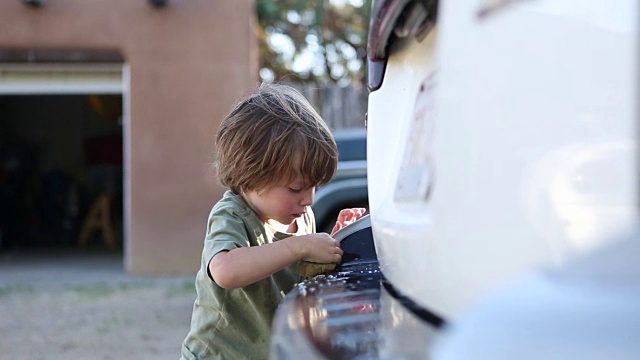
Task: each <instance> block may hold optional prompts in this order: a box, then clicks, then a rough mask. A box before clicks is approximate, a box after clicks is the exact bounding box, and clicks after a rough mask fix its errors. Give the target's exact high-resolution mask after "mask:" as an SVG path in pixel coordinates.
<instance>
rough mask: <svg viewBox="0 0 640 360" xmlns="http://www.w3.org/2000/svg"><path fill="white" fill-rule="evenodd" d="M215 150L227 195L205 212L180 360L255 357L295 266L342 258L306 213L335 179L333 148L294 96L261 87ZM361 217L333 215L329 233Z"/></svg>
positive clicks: (265, 347) (237, 111) (263, 352)
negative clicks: (319, 189)
mask: <svg viewBox="0 0 640 360" xmlns="http://www.w3.org/2000/svg"><path fill="white" fill-rule="evenodd" d="M216 146H217V156H218V158H217V163H216V168H217V171H218V176H219V178H220V180H221V182H222V184H223V185H225V186H228V187H229V189H230V190H228V191H227V192H225V194H224V195H223V197H222V199H221V200H220V201H219V202H218V203H217V204H216V205H215V206H214V207H213V209H212V210H211V213H210V214H209V220H208V226H207V233H206V237H205V242H204V249H203V251H202V262H201V268H200V271H199V272H198V274H197V276H196V291H197V299H196V301H195V304H194V307H193V314H192V318H191V330H190V332H189V334H188V335H187V337H186V339H185V340H184V342H183V344H182V358H181V359H185V360H190V359H265V358H267V356H268V352H269V340H270V331H271V322H272V318H273V315H274V313H275V310H276V307H277V305H278V303H279V302H280V300H281V299H282V298H283V297H284V295H285V294H286V293H287V292H288V291H289V290H291V289H292V288H293V286H294V284H295V283H296V282H298V281H300V280H301V278H300V275H299V274H298V273H296V268H295V265H296V263H298V262H299V261H306V262H313V263H339V262H340V260H341V258H342V250H341V249H340V244H339V243H338V242H337V241H336V240H334V239H333V238H331V236H330V235H329V234H326V233H315V219H314V217H313V213H312V211H311V207H310V205H311V203H312V202H313V198H314V192H315V188H316V187H317V186H320V185H323V184H325V183H327V182H328V181H329V180H331V178H332V177H333V175H334V173H335V171H336V167H337V162H338V153H337V148H336V143H335V141H334V140H333V137H332V135H331V132H330V131H329V129H328V127H327V125H326V124H325V123H324V121H323V120H322V119H321V118H320V116H319V115H318V114H317V113H316V111H315V110H314V109H313V107H312V106H311V104H309V102H308V101H307V100H306V99H305V98H304V97H303V96H302V95H301V94H300V93H298V92H297V91H296V90H294V89H293V88H291V87H288V86H285V85H276V84H273V85H265V84H263V85H261V86H259V87H258V88H257V89H256V90H255V91H254V92H253V93H252V94H250V95H249V96H247V97H245V98H243V99H241V100H240V101H239V102H238V103H236V105H235V106H234V107H233V108H232V110H231V112H230V113H229V114H228V115H227V116H226V117H225V118H224V119H223V121H222V124H221V125H220V129H219V131H218V134H217V137H216ZM364 210H365V209H360V208H355V209H345V210H342V211H341V212H340V215H339V216H338V221H337V222H336V225H335V227H334V230H333V232H332V233H335V231H337V230H339V229H340V228H342V227H344V226H346V225H348V224H349V223H351V222H353V221H355V220H356V219H357V218H359V217H360V216H362V214H363V213H364Z"/></svg>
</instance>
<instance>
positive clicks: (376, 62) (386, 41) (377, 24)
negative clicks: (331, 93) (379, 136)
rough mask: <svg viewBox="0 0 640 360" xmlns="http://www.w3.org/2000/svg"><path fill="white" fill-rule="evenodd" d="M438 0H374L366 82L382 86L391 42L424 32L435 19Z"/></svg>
mask: <svg viewBox="0 0 640 360" xmlns="http://www.w3.org/2000/svg"><path fill="white" fill-rule="evenodd" d="M437 5H438V1H437V0H373V5H372V6H373V9H372V11H371V20H370V22H369V36H368V40H367V86H368V87H369V90H370V91H375V90H377V89H379V88H380V86H382V79H383V78H384V71H385V67H386V61H387V57H388V55H389V54H388V49H389V46H390V45H391V44H392V43H393V40H395V39H396V38H403V37H409V36H413V35H416V34H419V33H421V32H422V30H423V29H425V28H426V27H427V24H428V23H429V22H435V18H436V14H437V8H438V6H437Z"/></svg>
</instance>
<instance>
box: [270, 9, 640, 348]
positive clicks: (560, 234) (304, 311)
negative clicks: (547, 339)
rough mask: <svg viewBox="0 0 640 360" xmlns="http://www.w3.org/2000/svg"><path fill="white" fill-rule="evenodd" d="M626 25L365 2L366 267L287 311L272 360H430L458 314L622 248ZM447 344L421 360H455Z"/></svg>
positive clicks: (629, 110)
mask: <svg viewBox="0 0 640 360" xmlns="http://www.w3.org/2000/svg"><path fill="white" fill-rule="evenodd" d="M638 10H640V9H638V4H637V1H634V0H617V1H614V2H608V3H607V2H601V1H591V0H589V1H585V0H583V1H577V0H556V1H517V0H481V1H463V0H458V1H431V0H415V1H410V0H401V1H392V0H386V1H375V2H374V7H373V11H372V21H371V26H370V34H369V36H370V39H369V49H368V51H369V52H368V56H369V67H368V71H369V86H370V89H371V94H370V96H369V109H368V122H367V159H368V163H367V166H368V168H367V171H368V190H369V211H370V216H369V218H367V219H366V221H368V223H370V231H371V233H372V237H373V243H374V246H375V251H376V261H377V263H376V265H377V267H375V269H372V268H371V267H372V266H373V265H372V263H370V262H369V263H366V262H365V263H366V266H368V267H369V270H367V268H366V266H363V265H361V266H360V268H358V266H355V265H354V264H347V265H348V266H347V267H346V268H342V269H339V271H338V272H336V273H334V274H330V275H329V276H328V277H324V278H321V279H313V280H311V282H308V283H305V284H302V287H301V288H300V289H302V290H309V289H313V291H312V293H310V292H309V291H300V289H298V291H297V292H294V293H292V294H290V295H289V299H288V300H289V301H288V302H285V304H283V306H282V308H281V310H282V311H280V310H279V314H278V318H277V319H276V322H275V324H274V326H275V327H274V344H276V345H274V347H273V349H274V352H273V353H272V357H274V358H290V356H288V354H293V353H289V352H288V350H291V349H292V348H295V349H296V351H302V350H301V349H307V350H306V351H305V353H310V354H313V356H310V358H314V356H315V357H317V358H355V357H357V356H362V357H363V358H378V359H392V358H425V357H429V356H431V355H430V354H431V351H432V346H433V344H434V341H437V342H439V341H440V340H438V339H439V335H440V334H442V333H443V332H442V331H441V330H442V329H451V330H450V331H451V332H449V331H446V332H444V333H445V334H450V335H447V336H452V337H456V335H455V333H456V329H460V331H462V332H464V320H463V319H464V317H465V314H467V313H468V312H470V311H472V310H471V309H474V307H475V306H477V305H476V304H478V303H479V302H481V301H482V300H483V299H485V298H486V297H487V296H491V294H492V293H493V292H494V291H497V289H500V288H502V287H503V286H505V284H508V283H511V282H513V281H516V280H517V279H518V278H519V277H520V276H524V275H525V274H528V273H531V272H535V271H562V270H560V269H562V268H563V267H564V266H565V265H566V264H568V263H572V262H573V261H577V260H576V259H579V258H580V257H582V256H588V255H590V254H593V253H594V252H595V251H599V250H600V249H603V248H605V247H607V246H610V245H611V244H612V243H613V242H614V240H615V239H617V238H618V236H619V235H620V234H625V233H629V232H631V231H632V230H633V229H634V228H635V226H636V223H637V218H638V198H639V194H638V184H639V183H640V179H639V177H638V174H639V172H638V161H637V154H638V132H637V126H638V111H639V109H640V108H639V105H638V102H637V99H638V88H639V84H638V79H639V73H638V64H639V63H640V61H639V56H638V55H639V53H638V51H637V49H638V45H639V42H638V19H639V18H638V16H637V14H638ZM359 226H360V227H361V228H362V229H367V227H366V226H367V225H366V224H364V223H363V222H361V224H360V225H359ZM347 229H348V228H347ZM362 229H359V230H357V231H354V234H359V233H360V232H361V231H364V230H362ZM348 239H349V236H346V237H345V240H343V241H346V242H348V241H349V240H348ZM639 260H640V259H639ZM638 263H640V262H638ZM367 271H370V272H371V273H372V274H374V275H375V276H369V277H368V278H366V276H364V275H363V274H366V272H367ZM567 271H569V270H567ZM332 276H333V277H332ZM314 281H315V283H314ZM376 282H377V284H378V286H375V285H372V284H376ZM314 284H315V285H314ZM363 284H365V285H363ZM380 284H382V285H380ZM356 285H358V286H356ZM358 291H364V292H365V294H367V296H364V295H362V296H364V297H360V296H361V295H359V292H358ZM538 295H539V296H544V294H543V293H540V294H538ZM538 295H537V296H538ZM354 298H356V299H358V301H352V300H353V299H354ZM528 301H535V300H534V298H530V299H528ZM363 302H364V303H363ZM540 302H541V303H545V304H547V302H546V300H543V299H541V300H540ZM549 304H551V303H549ZM521 305H523V306H525V305H527V304H521ZM528 305H531V306H532V307H533V308H536V305H535V303H533V304H528ZM551 305H552V304H551ZM551 305H550V306H551ZM517 307H518V304H513V306H512V307H509V308H508V309H512V308H513V309H514V311H515V309H516V308H517ZM494 309H495V308H494ZM505 309H507V308H505ZM605 310H606V309H605ZM508 316H509V315H508V314H507V313H505V314H504V315H503V317H504V318H508ZM551 320H553V319H551ZM282 324H289V327H288V328H287V329H288V332H287V331H284V330H283V329H284V328H285V327H284V326H282ZM291 324H293V325H291ZM449 324H453V325H454V326H451V327H450V326H448V325H449ZM457 324H459V327H458V325H457ZM576 324H577V323H576ZM510 325H512V326H518V324H510ZM574 325H575V324H574ZM473 326H475V327H473V329H474V331H481V330H480V329H481V328H482V327H483V326H484V327H487V328H490V327H491V323H483V324H479V323H477V322H476V323H474V325H473ZM523 326H524V323H523ZM540 329H543V330H544V329H553V322H550V323H549V326H548V327H545V326H544V325H543V326H541V327H540ZM633 329H637V327H636V328H633ZM489 333H490V332H489ZM284 334H287V335H284ZM301 334H302V335H301ZM465 334H471V335H472V334H473V332H471V333H469V332H467V333H465ZM500 334H501V335H505V334H507V335H508V331H507V332H503V333H500ZM293 338H295V339H298V340H299V341H291V339H293ZM541 338H542V337H541ZM460 339H462V340H460V341H451V342H448V344H450V345H447V347H445V348H444V350H442V352H440V353H437V354H435V356H445V355H446V354H454V355H455V354H456V352H455V351H451V352H450V351H449V350H450V349H452V348H457V347H458V346H461V344H464V343H465V341H468V340H469V338H468V337H466V338H465V337H461V338H460ZM483 339H486V341H496V342H497V341H503V340H504V341H508V338H504V339H502V338H500V337H495V338H492V339H487V338H483ZM281 340H282V341H281ZM558 340H559V341H562V339H558ZM442 341H445V340H442ZM283 344H295V346H293V345H292V346H290V347H287V346H286V345H285V346H283ZM476 345H477V347H475V348H474V349H477V348H479V347H481V346H482V343H477V344H476ZM439 346H440V345H438V347H437V348H439ZM442 346H444V345H442ZM449 346H450V347H449ZM540 346H542V345H540ZM584 346H588V344H584ZM447 349H449V350H447ZM459 354H467V355H468V353H463V352H461V353H459ZM491 354H492V355H493V354H495V353H491ZM519 355H521V354H515V355H514V353H511V356H512V357H509V356H505V357H503V358H505V359H506V358H526V357H523V356H519ZM446 356H449V355H446ZM464 358H465V357H464V356H462V357H443V359H447V360H448V359H464ZM467 358H468V357H467ZM478 358H481V357H478ZM484 358H492V357H491V356H489V357H484ZM537 358H545V357H544V356H542V355H541V356H538V357H537ZM566 358H575V357H572V356H567V357H566ZM613 358H615V357H613Z"/></svg>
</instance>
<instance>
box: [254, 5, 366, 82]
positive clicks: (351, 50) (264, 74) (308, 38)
mask: <svg viewBox="0 0 640 360" xmlns="http://www.w3.org/2000/svg"><path fill="white" fill-rule="evenodd" d="M370 8H371V0H256V12H257V17H258V29H257V31H258V39H259V51H260V77H261V78H262V80H264V81H273V80H287V81H295V80H292V79H291V76H292V75H293V76H294V77H297V78H299V79H300V81H310V82H315V83H318V84H322V83H327V82H338V83H347V82H358V83H362V84H363V83H364V82H365V77H366V69H365V67H366V65H365V64H366V61H365V60H366V43H367V30H368V25H369V14H370Z"/></svg>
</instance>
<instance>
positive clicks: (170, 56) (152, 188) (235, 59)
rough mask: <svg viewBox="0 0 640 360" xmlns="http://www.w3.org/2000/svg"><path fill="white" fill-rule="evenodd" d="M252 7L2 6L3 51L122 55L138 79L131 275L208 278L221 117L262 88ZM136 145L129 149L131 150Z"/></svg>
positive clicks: (132, 118) (133, 113)
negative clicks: (206, 247)
mask: <svg viewBox="0 0 640 360" xmlns="http://www.w3.org/2000/svg"><path fill="white" fill-rule="evenodd" d="M253 17H254V15H253V2H252V1H250V0H169V5H168V6H167V7H166V8H163V9H157V8H154V7H152V6H150V5H149V4H148V2H147V1H145V0H48V1H47V2H45V5H44V6H43V7H41V8H31V7H28V6H25V5H24V4H22V3H21V1H19V0H11V1H10V0H7V1H0V49H16V48H17V49H43V48H45V49H71V50H73V49H77V48H78V49H80V48H81V49H114V50H118V51H120V52H121V53H122V55H123V56H124V58H125V64H127V65H128V67H129V69H130V84H129V86H130V88H129V94H128V99H129V103H128V104H127V105H126V106H125V107H126V108H127V109H128V111H127V112H126V114H128V117H126V116H125V125H124V132H125V157H126V160H125V169H124V172H125V182H128V183H129V185H130V186H129V187H127V188H126V194H125V219H124V221H125V243H124V249H125V267H126V269H127V270H128V271H130V272H132V273H136V274H171V273H189V272H193V271H195V270H196V269H197V268H198V265H199V256H200V251H201V248H202V239H203V235H204V230H205V225H206V218H207V215H208V212H209V209H210V207H211V205H212V204H213V203H214V202H215V201H216V200H217V199H219V197H220V196H221V194H222V191H223V189H222V188H220V187H218V186H217V180H216V179H215V178H214V174H213V172H212V171H211V168H210V162H211V160H212V158H213V153H212V145H213V143H212V139H213V135H214V133H215V130H216V128H217V126H218V124H219V121H220V119H221V117H222V116H223V115H224V113H226V111H227V110H228V109H229V107H230V105H231V104H232V103H233V101H235V99H236V98H237V97H238V96H240V95H241V94H243V93H245V92H246V91H247V90H248V89H250V88H251V87H253V86H255V85H256V83H257V52H256V49H255V45H254V42H255V38H254V33H253V28H252V26H253V23H254V18H253ZM127 140H128V141H129V142H127Z"/></svg>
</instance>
